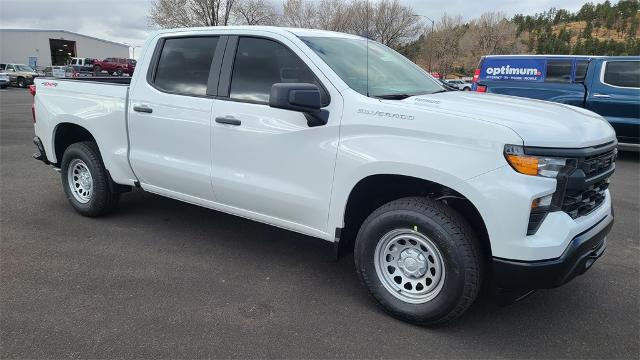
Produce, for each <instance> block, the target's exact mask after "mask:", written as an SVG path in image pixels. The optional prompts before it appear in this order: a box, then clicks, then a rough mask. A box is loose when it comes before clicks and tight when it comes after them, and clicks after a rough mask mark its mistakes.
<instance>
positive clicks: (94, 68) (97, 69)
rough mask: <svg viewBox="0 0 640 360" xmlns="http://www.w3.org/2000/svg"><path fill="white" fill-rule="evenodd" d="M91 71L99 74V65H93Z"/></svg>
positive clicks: (100, 69)
mask: <svg viewBox="0 0 640 360" xmlns="http://www.w3.org/2000/svg"><path fill="white" fill-rule="evenodd" d="M93 72H94V73H95V74H96V75H97V74H100V73H101V72H102V68H101V67H100V65H96V66H94V67H93Z"/></svg>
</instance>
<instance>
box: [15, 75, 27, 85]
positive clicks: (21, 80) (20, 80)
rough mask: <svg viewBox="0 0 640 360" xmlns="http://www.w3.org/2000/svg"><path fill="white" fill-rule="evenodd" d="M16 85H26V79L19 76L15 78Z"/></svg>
mask: <svg viewBox="0 0 640 360" xmlns="http://www.w3.org/2000/svg"><path fill="white" fill-rule="evenodd" d="M16 85H17V86H18V87H21V88H24V87H27V81H26V80H25V79H24V78H21V77H19V78H18V80H16Z"/></svg>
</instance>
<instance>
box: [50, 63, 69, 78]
mask: <svg viewBox="0 0 640 360" xmlns="http://www.w3.org/2000/svg"><path fill="white" fill-rule="evenodd" d="M44 76H47V77H56V78H65V77H72V76H73V68H72V67H71V66H47V67H45V68H44Z"/></svg>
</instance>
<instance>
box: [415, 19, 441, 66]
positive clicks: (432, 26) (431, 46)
mask: <svg viewBox="0 0 640 360" xmlns="http://www.w3.org/2000/svg"><path fill="white" fill-rule="evenodd" d="M413 16H419V17H423V18H425V19H427V20H429V21H431V32H430V33H429V47H430V49H429V74H431V56H432V51H433V50H432V48H433V44H432V43H431V42H432V41H433V40H432V38H433V28H434V26H435V23H436V22H435V21H433V19H432V18H430V17H428V16H425V15H420V14H413Z"/></svg>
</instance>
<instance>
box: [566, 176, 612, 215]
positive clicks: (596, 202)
mask: <svg viewBox="0 0 640 360" xmlns="http://www.w3.org/2000/svg"><path fill="white" fill-rule="evenodd" d="M608 188H609V179H608V178H607V179H604V180H601V181H599V182H597V183H595V184H593V185H591V186H589V187H587V188H585V189H581V190H567V191H566V193H565V195H564V198H563V200H562V211H564V212H566V213H567V214H569V216H571V218H573V219H575V218H578V217H580V216H584V215H587V214H589V213H590V212H592V211H593V210H595V209H596V208H598V206H600V205H601V204H602V203H603V202H604V198H605V190H607V189H608Z"/></svg>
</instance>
